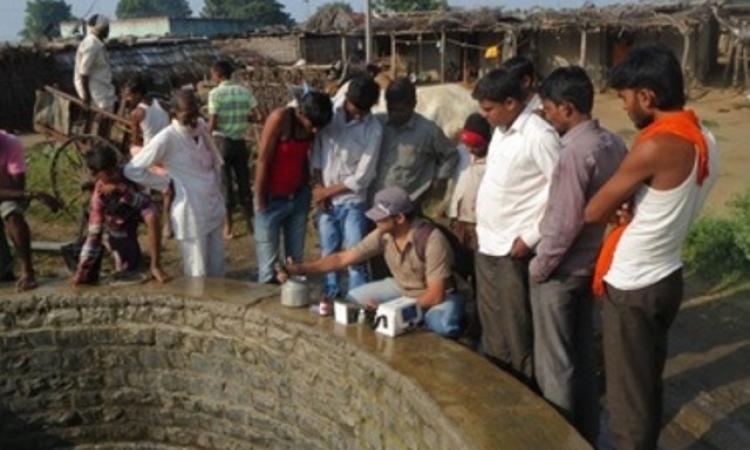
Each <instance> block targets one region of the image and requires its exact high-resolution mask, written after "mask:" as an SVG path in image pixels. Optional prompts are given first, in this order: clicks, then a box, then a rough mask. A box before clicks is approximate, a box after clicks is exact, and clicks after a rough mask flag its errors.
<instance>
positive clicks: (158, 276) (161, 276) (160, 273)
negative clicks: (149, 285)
mask: <svg viewBox="0 0 750 450" xmlns="http://www.w3.org/2000/svg"><path fill="white" fill-rule="evenodd" d="M151 275H152V276H153V277H154V279H155V280H156V281H158V282H159V283H166V282H167V281H169V275H167V274H166V272H164V270H163V269H162V268H161V267H152V268H151Z"/></svg>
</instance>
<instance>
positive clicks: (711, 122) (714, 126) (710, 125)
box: [701, 119, 721, 130]
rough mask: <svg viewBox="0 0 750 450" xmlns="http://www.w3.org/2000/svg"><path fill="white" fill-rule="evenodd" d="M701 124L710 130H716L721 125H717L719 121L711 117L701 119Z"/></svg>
mask: <svg viewBox="0 0 750 450" xmlns="http://www.w3.org/2000/svg"><path fill="white" fill-rule="evenodd" d="M701 125H703V126H704V127H706V128H710V129H711V130H717V129H719V127H720V126H721V125H719V122H717V121H715V120H711V119H702V120H701Z"/></svg>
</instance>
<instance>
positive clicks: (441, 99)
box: [333, 82, 479, 141]
mask: <svg viewBox="0 0 750 450" xmlns="http://www.w3.org/2000/svg"><path fill="white" fill-rule="evenodd" d="M347 89H349V82H346V83H344V84H343V85H342V86H341V87H340V88H339V90H338V91H337V92H336V95H334V96H333V105H334V107H336V106H340V105H342V104H343V103H344V99H345V97H346V91H347ZM372 111H373V112H375V113H378V112H386V105H385V90H384V89H381V90H380V100H379V101H378V103H377V104H376V105H375V106H373V108H372ZM416 111H417V112H418V113H420V114H422V115H423V116H425V117H426V118H428V119H430V120H433V121H435V123H437V124H438V125H439V126H440V128H442V129H443V132H444V133H445V135H446V136H448V137H449V138H451V139H453V140H454V141H457V140H458V134H459V133H460V132H461V129H462V128H463V126H464V121H465V120H466V118H467V117H469V115H471V114H472V113H475V112H478V111H479V105H478V104H477V101H476V100H474V99H473V98H472V97H471V92H469V90H468V89H466V87H464V86H463V85H461V84H457V83H452V84H437V85H432V86H417V108H416Z"/></svg>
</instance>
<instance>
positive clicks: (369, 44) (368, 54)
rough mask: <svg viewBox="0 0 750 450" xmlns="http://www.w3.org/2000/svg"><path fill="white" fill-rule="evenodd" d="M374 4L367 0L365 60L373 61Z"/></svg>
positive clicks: (368, 62)
mask: <svg viewBox="0 0 750 450" xmlns="http://www.w3.org/2000/svg"><path fill="white" fill-rule="evenodd" d="M371 16H372V5H371V2H370V0H365V61H366V62H367V64H370V63H371V62H372V24H371V20H370V18H371Z"/></svg>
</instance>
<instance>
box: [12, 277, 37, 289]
mask: <svg viewBox="0 0 750 450" xmlns="http://www.w3.org/2000/svg"><path fill="white" fill-rule="evenodd" d="M38 287H39V283H37V281H36V278H35V277H34V275H22V276H21V278H19V279H18V282H17V283H16V291H18V292H23V291H30V290H32V289H36V288H38Z"/></svg>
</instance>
